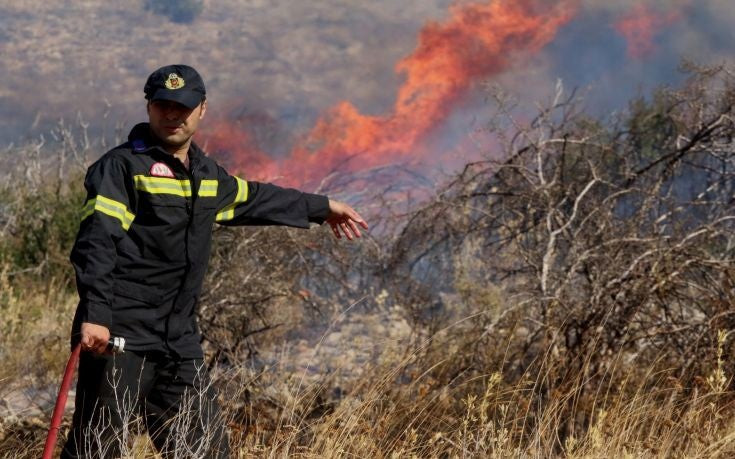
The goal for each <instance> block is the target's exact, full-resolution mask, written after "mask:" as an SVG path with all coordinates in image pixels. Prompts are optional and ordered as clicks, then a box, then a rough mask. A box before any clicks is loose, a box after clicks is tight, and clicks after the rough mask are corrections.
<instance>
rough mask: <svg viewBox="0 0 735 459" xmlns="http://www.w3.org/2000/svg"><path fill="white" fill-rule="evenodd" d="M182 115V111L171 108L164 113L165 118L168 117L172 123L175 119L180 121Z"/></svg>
mask: <svg viewBox="0 0 735 459" xmlns="http://www.w3.org/2000/svg"><path fill="white" fill-rule="evenodd" d="M180 114H181V110H178V109H177V108H175V107H169V108H168V109H166V111H165V112H164V116H165V117H166V119H167V120H170V121H173V120H175V119H178V118H179V116H180Z"/></svg>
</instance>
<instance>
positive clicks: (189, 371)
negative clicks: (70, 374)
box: [61, 351, 229, 458]
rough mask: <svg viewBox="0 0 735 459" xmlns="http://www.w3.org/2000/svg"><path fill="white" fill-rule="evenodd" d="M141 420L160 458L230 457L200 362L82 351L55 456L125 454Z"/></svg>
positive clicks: (162, 354) (224, 432)
mask: <svg viewBox="0 0 735 459" xmlns="http://www.w3.org/2000/svg"><path fill="white" fill-rule="evenodd" d="M140 419H142V420H143V425H144V426H145V428H146V429H147V430H148V434H149V435H150V436H151V439H152V440H153V444H154V445H155V446H156V448H157V449H158V451H159V452H160V453H161V454H162V455H163V456H164V457H174V455H175V456H176V457H187V458H188V457H206V458H210V457H211V458H219V457H228V456H229V446H228V441H227V433H226V430H225V426H224V420H223V419H222V415H221V411H220V408H219V405H218V403H217V400H216V393H215V391H214V389H213V388H212V387H211V385H210V384H209V378H208V377H207V375H206V372H205V370H204V368H203V362H202V360H201V359H176V358H173V357H172V356H171V355H168V354H165V353H160V352H156V353H137V352H133V351H126V352H125V353H123V354H119V355H103V356H100V355H94V354H90V353H88V352H82V354H81V357H80V359H79V378H78V381H77V393H76V400H75V409H74V417H73V420H72V429H71V431H70V432H69V436H68V437H67V440H66V444H65V445H64V449H63V451H62V453H61V457H62V458H77V457H84V458H109V457H120V456H121V455H128V454H129V453H130V451H129V447H130V444H131V442H130V441H129V439H130V437H132V435H133V434H134V433H135V432H136V431H137V430H136V428H135V426H136V422H138V421H139V420H140Z"/></svg>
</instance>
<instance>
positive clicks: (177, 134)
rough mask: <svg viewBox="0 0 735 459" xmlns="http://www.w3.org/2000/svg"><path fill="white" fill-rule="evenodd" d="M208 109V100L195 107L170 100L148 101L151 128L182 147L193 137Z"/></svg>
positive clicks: (172, 144)
mask: <svg viewBox="0 0 735 459" xmlns="http://www.w3.org/2000/svg"><path fill="white" fill-rule="evenodd" d="M206 111H207V101H202V103H201V104H199V105H198V106H197V107H196V108H194V109H191V108H188V107H186V106H185V105H181V104H179V103H177V102H172V101H169V100H154V101H151V102H148V120H149V122H150V125H151V130H152V131H153V133H154V134H155V135H156V137H158V138H159V139H160V140H161V141H162V142H163V143H165V144H166V145H168V146H171V147H180V146H182V145H184V144H186V142H188V141H189V139H191V136H193V135H194V133H195V132H196V130H197V127H198V126H199V121H200V120H201V119H202V118H203V117H204V112H206Z"/></svg>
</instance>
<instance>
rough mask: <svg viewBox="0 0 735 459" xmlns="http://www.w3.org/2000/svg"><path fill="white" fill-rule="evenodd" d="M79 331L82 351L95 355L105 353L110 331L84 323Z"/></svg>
mask: <svg viewBox="0 0 735 459" xmlns="http://www.w3.org/2000/svg"><path fill="white" fill-rule="evenodd" d="M80 331H81V335H82V339H81V343H82V349H83V350H85V351H88V352H94V353H95V354H104V353H105V352H107V343H108V342H109V341H110V331H109V330H108V329H107V327H103V326H101V325H96V324H91V323H88V322H84V323H82V327H81V330H80Z"/></svg>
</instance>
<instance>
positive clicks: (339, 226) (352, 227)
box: [327, 200, 368, 241]
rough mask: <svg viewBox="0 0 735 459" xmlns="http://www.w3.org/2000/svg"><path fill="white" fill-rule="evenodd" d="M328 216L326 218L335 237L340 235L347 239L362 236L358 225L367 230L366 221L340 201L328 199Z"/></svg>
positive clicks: (340, 237) (339, 237)
mask: <svg viewBox="0 0 735 459" xmlns="http://www.w3.org/2000/svg"><path fill="white" fill-rule="evenodd" d="M329 210H330V216H329V218H328V219H327V221H328V222H329V224H330V226H331V227H332V233H333V234H334V236H335V237H336V238H337V239H342V235H343V234H344V236H345V237H346V238H347V239H348V240H350V241H351V240H353V239H355V238H360V237H362V233H361V232H360V227H362V228H363V229H365V230H367V229H368V224H367V222H366V221H365V220H364V219H363V218H362V217H361V216H360V214H358V213H357V212H356V211H355V209H353V208H352V207H350V206H349V205H347V204H345V203H343V202H340V201H332V200H330V201H329Z"/></svg>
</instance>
